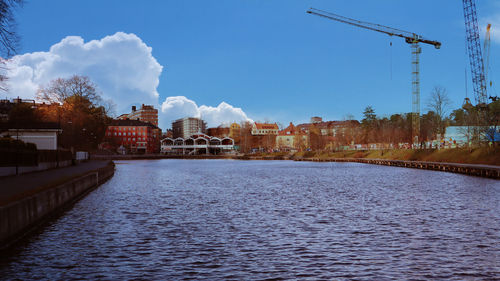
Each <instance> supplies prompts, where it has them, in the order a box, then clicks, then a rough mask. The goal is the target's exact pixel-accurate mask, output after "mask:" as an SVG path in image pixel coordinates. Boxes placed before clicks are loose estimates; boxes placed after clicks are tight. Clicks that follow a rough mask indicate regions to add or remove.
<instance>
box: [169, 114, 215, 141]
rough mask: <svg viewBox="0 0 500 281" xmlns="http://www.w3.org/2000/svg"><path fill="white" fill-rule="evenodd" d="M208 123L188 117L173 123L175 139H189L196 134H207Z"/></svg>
mask: <svg viewBox="0 0 500 281" xmlns="http://www.w3.org/2000/svg"><path fill="white" fill-rule="evenodd" d="M206 128H207V123H206V122H205V121H203V120H201V119H200V118H195V117H186V118H181V119H177V120H175V121H174V122H172V135H173V138H174V139H176V138H183V139H188V138H189V137H191V136H192V135H195V134H200V133H201V134H205V133H206Z"/></svg>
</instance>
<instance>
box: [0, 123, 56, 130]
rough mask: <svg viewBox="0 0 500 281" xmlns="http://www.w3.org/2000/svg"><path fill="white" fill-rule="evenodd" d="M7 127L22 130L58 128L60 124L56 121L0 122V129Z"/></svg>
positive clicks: (6, 128)
mask: <svg viewBox="0 0 500 281" xmlns="http://www.w3.org/2000/svg"><path fill="white" fill-rule="evenodd" d="M9 129H24V130H42V129H43V130H60V129H61V126H60V125H59V124H58V123H56V122H33V123H20V124H13V123H9V122H6V123H0V131H6V130H9Z"/></svg>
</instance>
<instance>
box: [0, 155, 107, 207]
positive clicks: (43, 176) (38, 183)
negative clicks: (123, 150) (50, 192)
mask: <svg viewBox="0 0 500 281" xmlns="http://www.w3.org/2000/svg"><path fill="white" fill-rule="evenodd" d="M108 162H109V161H104V160H93V161H89V162H83V163H79V164H77V165H74V166H68V167H64V168H58V169H51V170H46V171H41V172H33V173H28V174H22V175H19V176H7V177H0V206H3V205H6V204H8V203H10V202H13V201H17V200H20V199H22V198H24V197H26V196H31V195H33V194H35V193H37V192H40V191H43V190H45V189H47V188H50V187H51V186H56V185H58V184H62V183H64V182H65V181H68V180H71V179H73V178H76V177H78V176H81V175H84V174H86V173H88V172H91V171H94V170H97V169H100V168H104V167H106V165H108Z"/></svg>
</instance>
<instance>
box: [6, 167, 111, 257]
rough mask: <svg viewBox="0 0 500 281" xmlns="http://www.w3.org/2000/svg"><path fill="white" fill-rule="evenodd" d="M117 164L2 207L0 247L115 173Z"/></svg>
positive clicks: (11, 241)
mask: <svg viewBox="0 0 500 281" xmlns="http://www.w3.org/2000/svg"><path fill="white" fill-rule="evenodd" d="M114 172H115V165H114V164H113V163H112V162H110V163H109V164H108V165H107V166H106V167H104V168H101V169H98V170H95V171H92V172H89V173H87V174H85V175H83V176H80V177H78V178H75V179H72V180H70V181H68V182H66V183H63V184H61V185H58V186H55V187H53V188H50V189H48V190H45V191H42V192H39V193H37V194H35V195H33V196H30V197H27V198H24V199H21V200H19V201H16V202H13V203H10V204H8V205H6V206H2V207H0V249H3V248H7V247H8V246H9V245H11V244H12V243H15V242H16V241H18V240H19V239H21V238H22V237H23V236H24V235H25V234H26V233H28V232H29V231H30V230H32V229H34V228H35V227H36V226H37V225H39V224H41V223H43V222H44V221H45V220H46V219H47V218H49V217H50V216H51V215H54V214H55V213H57V212H58V211H60V210H62V209H64V208H65V207H67V206H69V205H71V204H72V203H74V202H76V201H77V200H79V199H80V198H81V197H82V196H84V195H85V194H87V193H88V192H89V191H91V190H93V189H94V188H96V187H97V186H99V185H100V184H102V183H104V182H105V181H106V180H107V179H109V178H110V177H112V176H113V174H114Z"/></svg>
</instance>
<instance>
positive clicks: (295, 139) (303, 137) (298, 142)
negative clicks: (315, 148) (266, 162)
mask: <svg viewBox="0 0 500 281" xmlns="http://www.w3.org/2000/svg"><path fill="white" fill-rule="evenodd" d="M308 142H309V138H308V135H307V134H306V133H305V132H304V131H302V130H300V129H299V128H297V127H296V126H294V125H293V123H292V122H290V125H288V127H286V128H285V129H283V130H281V131H279V132H278V135H277V136H276V148H278V149H280V150H301V149H305V148H307V147H308V146H309V144H308Z"/></svg>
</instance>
